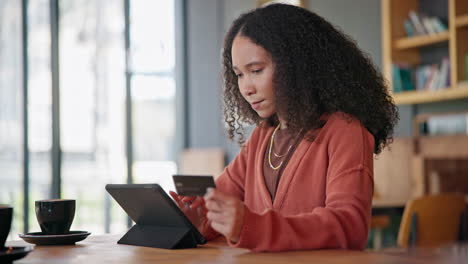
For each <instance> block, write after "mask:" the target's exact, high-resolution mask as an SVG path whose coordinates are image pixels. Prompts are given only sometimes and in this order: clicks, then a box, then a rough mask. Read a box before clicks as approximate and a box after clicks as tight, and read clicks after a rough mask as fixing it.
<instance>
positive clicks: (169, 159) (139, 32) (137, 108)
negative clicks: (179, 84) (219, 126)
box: [130, 0, 177, 190]
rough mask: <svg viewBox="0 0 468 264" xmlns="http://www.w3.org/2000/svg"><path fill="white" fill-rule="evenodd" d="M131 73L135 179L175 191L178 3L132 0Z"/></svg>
mask: <svg viewBox="0 0 468 264" xmlns="http://www.w3.org/2000/svg"><path fill="white" fill-rule="evenodd" d="M130 17H131V21H130V43H131V45H130V55H131V56H130V62H131V63H130V72H131V96H132V107H133V116H132V119H133V133H134V141H133V142H134V153H135V155H134V159H135V162H134V167H133V171H134V175H133V177H134V181H135V182H138V183H143V182H157V183H159V184H161V186H162V187H163V188H164V189H165V190H168V189H170V190H174V189H175V188H174V187H173V183H172V177H171V176H172V175H173V174H175V173H176V171H177V167H176V163H175V147H174V145H175V140H176V138H175V127H176V107H175V100H176V99H175V98H176V97H175V95H176V93H175V92H176V85H175V32H174V28H175V10H174V1H145V0H132V1H131V5H130Z"/></svg>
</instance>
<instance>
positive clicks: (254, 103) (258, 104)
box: [251, 100, 264, 110]
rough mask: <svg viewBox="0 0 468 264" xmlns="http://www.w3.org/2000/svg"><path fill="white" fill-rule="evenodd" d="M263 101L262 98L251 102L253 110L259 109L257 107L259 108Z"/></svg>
mask: <svg viewBox="0 0 468 264" xmlns="http://www.w3.org/2000/svg"><path fill="white" fill-rule="evenodd" d="M263 101H264V100H260V101H256V102H253V103H252V104H251V106H252V108H253V109H255V110H257V109H259V108H260V104H261V103H262V102H263Z"/></svg>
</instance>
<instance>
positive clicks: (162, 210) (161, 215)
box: [106, 184, 206, 244]
mask: <svg viewBox="0 0 468 264" xmlns="http://www.w3.org/2000/svg"><path fill="white" fill-rule="evenodd" d="M106 190H107V192H109V194H110V195H111V196H112V197H113V198H114V199H115V200H116V201H117V203H118V204H119V205H120V206H121V207H122V208H123V209H124V210H125V212H126V213H127V214H128V215H129V216H130V218H131V219H132V220H133V221H134V222H135V223H136V225H137V226H138V225H139V226H160V227H167V228H171V227H173V228H189V229H190V232H191V234H192V236H193V238H194V239H195V240H196V242H197V243H198V244H205V243H206V239H205V238H204V237H203V235H202V234H201V233H200V232H199V231H198V229H197V228H196V227H195V226H194V225H193V224H192V222H191V221H190V220H189V219H188V218H187V217H186V216H185V214H184V213H183V212H182V211H181V210H180V209H179V207H178V206H177V204H176V203H175V202H174V201H173V200H172V199H171V198H170V197H169V196H168V195H167V194H166V192H165V191H164V190H163V189H162V188H161V186H159V185H158V184H107V185H106Z"/></svg>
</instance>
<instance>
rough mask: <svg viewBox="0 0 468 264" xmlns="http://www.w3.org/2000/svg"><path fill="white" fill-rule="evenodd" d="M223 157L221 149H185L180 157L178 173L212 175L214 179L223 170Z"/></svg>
mask: <svg viewBox="0 0 468 264" xmlns="http://www.w3.org/2000/svg"><path fill="white" fill-rule="evenodd" d="M224 156H225V155H224V150H223V149H221V148H191V149H185V150H183V151H182V153H181V155H180V159H179V170H178V173H179V174H192V175H213V176H214V177H215V178H216V177H217V176H219V174H221V172H222V171H223V169H224V166H225V162H224Z"/></svg>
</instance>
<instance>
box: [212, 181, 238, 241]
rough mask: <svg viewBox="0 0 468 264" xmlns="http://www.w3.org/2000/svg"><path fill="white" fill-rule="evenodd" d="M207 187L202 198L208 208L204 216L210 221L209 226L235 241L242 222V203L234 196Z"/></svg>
mask: <svg viewBox="0 0 468 264" xmlns="http://www.w3.org/2000/svg"><path fill="white" fill-rule="evenodd" d="M208 189H209V190H208V192H207V193H206V195H205V196H204V199H205V206H206V209H208V213H207V214H206V216H207V217H208V220H210V221H211V227H212V228H213V229H214V230H216V231H218V232H219V233H221V234H223V235H224V236H225V237H226V238H227V239H229V240H230V241H231V242H233V243H236V242H237V241H239V236H240V232H241V230H242V226H243V224H244V203H243V202H242V201H241V200H239V199H237V198H236V197H234V196H230V195H227V194H224V193H222V192H220V191H218V190H216V189H213V188H208Z"/></svg>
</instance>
